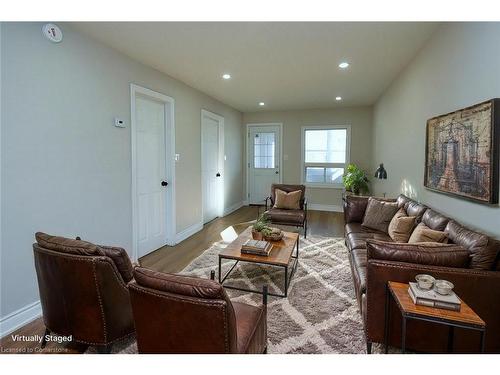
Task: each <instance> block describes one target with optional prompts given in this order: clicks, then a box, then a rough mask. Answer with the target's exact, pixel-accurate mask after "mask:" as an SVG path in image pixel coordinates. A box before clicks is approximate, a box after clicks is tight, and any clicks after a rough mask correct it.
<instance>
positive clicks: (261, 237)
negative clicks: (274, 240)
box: [252, 229, 264, 241]
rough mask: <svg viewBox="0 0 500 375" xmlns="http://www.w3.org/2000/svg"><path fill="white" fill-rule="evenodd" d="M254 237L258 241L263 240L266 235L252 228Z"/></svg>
mask: <svg viewBox="0 0 500 375" xmlns="http://www.w3.org/2000/svg"><path fill="white" fill-rule="evenodd" d="M252 238H253V239H254V240H257V241H262V240H263V239H264V235H263V234H262V232H257V231H256V230H253V229H252Z"/></svg>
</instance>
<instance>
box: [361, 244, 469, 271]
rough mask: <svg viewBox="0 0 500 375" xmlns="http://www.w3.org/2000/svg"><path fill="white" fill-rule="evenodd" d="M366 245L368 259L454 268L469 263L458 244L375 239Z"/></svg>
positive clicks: (465, 251) (466, 253)
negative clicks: (411, 242)
mask: <svg viewBox="0 0 500 375" xmlns="http://www.w3.org/2000/svg"><path fill="white" fill-rule="evenodd" d="M366 245H367V246H366V248H367V250H368V258H370V259H380V260H390V261H394V262H406V263H416V264H426V265H432V266H443V267H455V268H466V267H467V266H468V265H469V252H468V251H467V249H465V248H463V247H462V246H459V245H451V244H450V245H447V244H440V243H427V244H425V245H423V244H418V243H416V244H409V243H396V242H394V243H387V242H383V241H375V240H367V241H366Z"/></svg>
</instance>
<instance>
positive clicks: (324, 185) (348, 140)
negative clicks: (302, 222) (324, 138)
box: [300, 125, 351, 189]
mask: <svg viewBox="0 0 500 375" xmlns="http://www.w3.org/2000/svg"><path fill="white" fill-rule="evenodd" d="M337 129H345V130H346V155H345V163H306V162H305V156H306V147H305V146H306V145H305V142H306V131H308V130H337ZM300 155H301V162H300V166H301V172H300V180H301V181H302V183H303V184H304V185H305V186H307V187H313V188H326V189H343V188H344V184H342V183H339V184H337V183H336V184H334V183H328V182H306V167H319V168H344V171H345V170H346V168H347V166H348V165H349V163H350V159H351V125H307V126H302V128H301V145H300Z"/></svg>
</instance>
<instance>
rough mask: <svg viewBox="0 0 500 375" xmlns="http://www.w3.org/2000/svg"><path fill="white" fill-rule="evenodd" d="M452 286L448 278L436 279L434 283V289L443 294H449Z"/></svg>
mask: <svg viewBox="0 0 500 375" xmlns="http://www.w3.org/2000/svg"><path fill="white" fill-rule="evenodd" d="M454 287H455V285H453V283H450V282H449V281H448V280H436V282H435V283H434V290H435V291H436V292H437V293H439V294H441V295H443V296H446V295H448V294H450V293H451V291H452V290H453V288H454Z"/></svg>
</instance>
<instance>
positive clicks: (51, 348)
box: [0, 206, 344, 354]
mask: <svg viewBox="0 0 500 375" xmlns="http://www.w3.org/2000/svg"><path fill="white" fill-rule="evenodd" d="M260 211H262V208H260ZM258 214H259V207H257V206H246V207H242V208H240V209H239V210H237V211H235V212H233V213H231V214H230V215H228V216H225V217H222V218H218V219H215V220H213V221H211V222H210V223H207V224H205V226H204V227H203V229H202V230H201V231H200V232H198V233H196V234H194V235H193V236H191V237H189V238H188V239H186V240H184V241H182V242H181V243H179V244H177V245H176V246H164V247H162V248H160V249H158V250H156V251H154V252H153V253H151V254H148V255H146V256H145V257H143V258H141V259H140V260H139V263H140V264H141V266H143V267H148V268H151V269H154V270H157V271H162V272H179V271H181V270H182V269H184V268H185V267H186V266H187V265H188V264H189V263H190V262H191V261H192V260H193V259H194V258H196V257H197V256H199V255H200V254H201V253H202V252H203V251H204V250H206V249H207V248H209V247H210V246H211V245H212V244H213V243H214V242H217V241H220V239H221V237H220V233H221V232H222V231H223V230H224V229H226V228H228V227H229V226H233V228H234V229H235V231H236V232H237V233H239V232H241V231H243V230H244V229H245V228H246V227H247V225H246V224H241V223H246V222H249V221H252V220H255V219H256V218H257V216H258ZM237 224H240V225H237ZM248 225H250V224H248ZM343 231H344V218H343V215H342V213H338V212H326V211H309V212H308V232H307V235H308V236H309V235H318V236H329V237H342V236H343ZM44 331H45V326H44V324H43V320H42V318H39V319H36V320H34V321H33V322H31V323H29V324H27V325H25V326H24V327H22V328H20V329H19V330H17V331H15V332H13V333H12V334H10V335H7V336H6V337H4V338H3V339H2V340H1V341H0V353H3V354H6V353H82V352H84V351H85V350H86V346H85V345H81V344H76V343H72V344H69V345H68V344H66V345H61V344H57V343H53V342H50V343H48V344H47V346H46V347H45V348H44V349H43V350H40V344H39V343H38V342H22V341H14V340H13V339H12V335H16V334H17V335H25V336H31V335H43V334H44Z"/></svg>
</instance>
